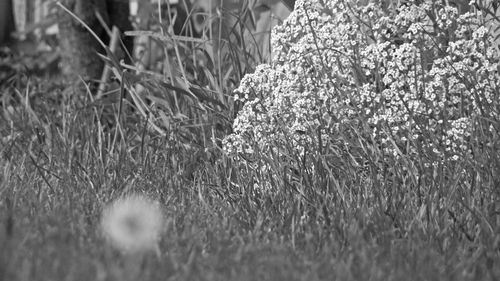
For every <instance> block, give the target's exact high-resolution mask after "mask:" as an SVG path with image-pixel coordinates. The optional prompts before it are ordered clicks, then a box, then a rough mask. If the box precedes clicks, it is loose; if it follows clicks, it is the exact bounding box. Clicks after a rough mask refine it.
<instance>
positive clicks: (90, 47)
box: [58, 0, 133, 79]
mask: <svg viewBox="0 0 500 281" xmlns="http://www.w3.org/2000/svg"><path fill="white" fill-rule="evenodd" d="M61 3H62V4H63V5H64V6H65V7H66V8H68V9H69V10H70V11H72V12H73V13H74V14H75V15H76V16H77V17H78V18H80V19H81V20H82V21H83V22H85V24H86V25H88V26H89V27H90V28H91V29H92V30H93V31H94V32H95V33H96V34H97V35H98V36H99V37H100V38H101V40H103V41H104V42H105V43H107V42H108V41H109V38H108V35H107V33H106V31H105V29H104V28H103V26H102V24H101V23H100V22H99V20H98V18H97V16H96V13H98V14H99V15H101V17H102V19H103V20H104V22H105V23H106V24H107V26H109V27H110V28H111V27H112V26H113V25H116V26H117V27H118V28H119V29H120V30H121V31H127V30H132V25H131V23H130V21H129V1H128V0H62V1H61ZM58 16H59V36H60V46H61V50H62V54H61V56H62V71H63V74H65V75H66V76H68V77H70V78H76V77H82V78H84V79H98V78H99V77H100V75H101V73H102V69H103V65H104V63H103V61H102V59H100V58H99V56H98V53H103V52H104V50H103V49H102V47H101V46H100V45H99V43H98V41H97V40H96V39H95V38H94V36H93V35H92V34H91V33H90V32H89V31H87V29H85V27H84V26H83V25H82V24H80V23H79V22H78V21H77V20H76V19H74V18H73V17H72V16H71V15H70V14H68V13H67V12H66V11H64V10H62V9H60V10H59V11H58ZM125 44H126V45H127V48H130V49H129V50H131V48H132V44H133V43H132V41H130V40H126V41H125Z"/></svg>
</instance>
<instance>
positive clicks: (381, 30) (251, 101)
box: [224, 0, 500, 167]
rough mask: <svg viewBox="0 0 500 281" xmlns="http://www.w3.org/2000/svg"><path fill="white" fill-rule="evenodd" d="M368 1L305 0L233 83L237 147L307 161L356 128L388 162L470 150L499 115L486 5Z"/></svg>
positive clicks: (456, 155)
mask: <svg viewBox="0 0 500 281" xmlns="http://www.w3.org/2000/svg"><path fill="white" fill-rule="evenodd" d="M363 2H366V1H341V0H331V1H297V3H296V9H295V11H294V12H293V13H292V15H290V17H289V18H288V19H287V20H286V21H285V22H284V24H283V25H281V26H278V27H276V28H275V29H274V30H273V37H272V48H273V59H272V63H271V64H269V65H261V66H260V67H258V68H257V70H256V71H255V72H254V73H253V74H250V75H247V76H245V77H244V78H243V80H242V81H241V84H240V86H239V88H238V89H237V90H236V92H235V100H236V101H237V102H241V103H242V104H243V107H242V109H241V111H240V112H239V114H238V116H237V118H236V120H235V121H234V124H233V130H234V132H233V134H231V135H230V136H228V137H227V138H226V139H225V142H224V144H225V149H226V151H227V152H228V153H230V154H232V155H235V156H236V155H240V156H241V155H242V154H246V155H247V156H249V155H251V154H255V152H259V153H261V154H263V155H269V153H272V154H273V155H277V156H278V157H282V158H283V157H285V158H287V159H290V155H296V156H297V157H298V159H302V158H303V157H304V156H305V155H304V154H305V153H306V151H309V152H310V153H313V152H321V151H327V150H330V151H331V150H336V151H338V150H339V148H340V147H343V144H345V142H346V140H347V139H351V137H352V136H353V134H352V131H353V130H352V129H353V128H355V130H354V131H356V132H358V133H355V134H354V135H356V134H361V136H363V138H365V139H368V140H369V141H370V142H371V144H373V145H375V146H377V147H378V148H380V149H381V151H382V152H383V154H384V159H386V160H387V159H393V160H395V161H396V160H397V159H401V158H402V157H409V158H419V159H421V163H423V164H425V166H427V167H428V166H433V165H434V166H436V165H438V164H440V163H445V162H447V163H448V162H450V163H451V162H453V161H457V160H459V159H463V158H467V157H469V156H470V155H471V153H472V148H471V145H470V144H471V143H470V141H471V134H472V132H473V131H474V130H475V129H477V128H478V126H476V125H477V124H478V123H483V125H484V123H485V122H486V123H488V122H490V121H491V120H498V108H497V106H498V104H499V103H498V98H499V97H498V89H499V83H500V82H499V81H500V80H499V79H498V78H499V76H498V69H497V65H498V61H499V55H498V53H497V51H496V49H495V44H494V40H493V38H492V36H491V35H490V34H489V32H488V29H487V28H486V27H485V26H484V17H483V16H482V14H481V13H479V12H477V11H472V10H473V9H472V8H469V7H468V6H466V5H465V6H464V5H461V6H458V7H455V6H451V5H447V4H442V3H441V2H439V1H418V2H422V3H420V4H415V3H417V1H415V2H412V1H410V2H408V3H406V4H401V5H399V6H394V5H388V4H386V3H387V1H374V2H373V3H363ZM443 3H444V2H443ZM459 8H460V9H461V10H462V11H460V12H459ZM467 10H471V11H467ZM485 120H490V121H485ZM491 124H493V123H488V124H487V125H486V127H485V128H486V131H484V126H483V127H481V128H482V129H481V130H483V131H482V132H483V133H484V134H492V133H494V132H493V131H494V130H495V129H494V126H493V125H491ZM349 131H350V132H351V133H347V132H349ZM349 136H351V137H349ZM358 137H359V135H358ZM351 140H352V139H351ZM339 141H340V143H341V144H339ZM353 141H354V143H351V144H349V145H347V146H348V147H349V148H348V150H350V151H351V152H352V151H353V149H354V148H355V146H356V143H359V140H356V137H355V138H354V140H353ZM245 158H247V157H245ZM292 158H293V157H292ZM295 164H296V165H297V163H295Z"/></svg>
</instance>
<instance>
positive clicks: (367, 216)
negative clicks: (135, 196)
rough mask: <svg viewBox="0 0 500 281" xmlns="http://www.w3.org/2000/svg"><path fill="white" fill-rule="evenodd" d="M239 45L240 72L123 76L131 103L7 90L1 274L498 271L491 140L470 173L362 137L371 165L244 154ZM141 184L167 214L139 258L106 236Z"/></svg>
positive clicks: (144, 276)
mask: <svg viewBox="0 0 500 281" xmlns="http://www.w3.org/2000/svg"><path fill="white" fill-rule="evenodd" d="M239 42H240V44H241V45H238V44H236V43H234V42H233V43H232V44H233V45H230V46H231V48H230V49H231V52H228V53H225V54H226V55H227V56H228V58H232V60H228V59H224V60H222V61H224V62H226V61H229V62H234V65H233V66H231V65H230V64H227V65H221V66H219V67H216V65H217V64H216V63H215V64H211V67H210V66H205V68H197V66H192V67H193V68H191V69H188V68H186V69H184V70H186V71H185V73H186V74H182V75H186V77H182V76H181V77H182V78H186V80H187V81H190V83H191V84H189V85H187V86H184V85H180V84H177V85H175V83H174V82H172V81H173V80H168V78H167V79H165V80H162V79H163V78H162V79H159V78H155V77H150V76H147V73H140V74H138V75H139V76H140V75H143V77H142V76H141V77H140V78H141V79H142V78H144V77H146V78H149V81H150V82H149V84H144V87H145V88H146V89H148V92H147V94H146V97H148V98H149V100H147V99H146V98H144V102H142V101H141V100H140V99H141V98H143V97H144V96H141V95H139V94H137V93H135V92H134V89H135V87H133V86H135V85H137V83H139V82H138V80H139V79H135V78H134V76H131V77H126V76H123V77H122V78H121V83H122V85H124V87H128V88H127V89H128V90H129V91H130V94H131V95H132V96H133V95H134V94H136V96H135V98H136V99H135V100H133V101H127V100H123V101H122V102H123V108H121V107H120V106H119V105H118V103H110V104H109V103H104V102H103V101H94V100H92V96H91V95H89V94H88V91H87V89H86V88H85V87H84V86H79V84H77V85H68V84H66V83H64V82H63V83H58V82H56V81H55V80H51V81H44V80H42V79H37V78H35V77H30V78H27V77H23V76H22V75H20V76H14V77H15V78H13V80H11V81H13V83H9V84H5V85H2V86H0V87H1V89H2V91H3V96H2V102H1V104H2V106H3V110H2V115H1V116H0V171H1V172H0V280H498V279H500V266H499V265H500V254H499V244H500V234H499V229H500V221H499V220H500V216H499V214H498V209H496V208H498V202H499V201H498V186H497V184H498V180H497V175H496V174H497V171H498V168H499V166H498V164H499V162H498V160H497V156H496V150H495V149H494V147H493V148H491V149H490V150H488V149H485V150H483V151H481V153H480V154H479V155H481V157H480V158H481V161H482V166H479V164H478V166H473V165H469V164H468V165H467V166H465V167H466V168H467V169H468V170H467V173H468V175H473V176H471V177H461V176H460V175H456V174H455V177H448V176H445V175H454V171H459V170H460V169H459V168H460V167H451V166H444V167H439V169H435V170H432V169H429V170H425V169H423V170H424V171H426V172H425V173H423V174H421V177H419V178H418V179H417V177H416V176H415V175H416V174H417V173H416V172H415V171H417V170H418V167H415V166H412V165H410V164H409V163H410V162H411V161H408V162H404V161H402V162H401V163H398V162H395V163H382V161H381V160H380V159H382V156H381V155H382V153H381V152H380V151H379V150H378V149H377V147H376V146H373V145H370V143H369V142H368V141H366V140H365V139H363V138H362V137H360V138H359V140H360V142H359V143H360V144H359V149H360V150H364V151H365V152H366V154H368V155H370V156H371V162H370V165H369V166H368V169H367V170H365V172H364V173H360V172H359V169H358V168H359V167H357V166H356V161H355V160H354V159H351V155H349V154H347V153H346V155H331V154H328V153H324V154H323V155H318V156H317V158H316V159H319V160H318V162H317V164H316V165H315V167H314V170H312V168H310V167H306V166H304V167H300V169H299V170H295V171H293V172H290V171H289V170H288V169H286V167H284V166H285V164H286V163H284V162H282V161H280V160H276V159H274V158H273V157H272V156H268V158H263V159H261V160H262V161H264V162H265V163H267V164H269V165H271V167H272V169H271V170H270V172H269V173H271V174H272V175H269V174H266V173H262V172H259V170H258V168H256V167H254V166H252V165H242V164H239V163H236V162H234V160H233V159H231V158H229V157H228V156H226V155H225V154H224V153H223V151H222V149H221V147H220V139H221V138H222V137H223V136H224V135H225V134H227V133H228V132H230V131H231V121H232V118H234V116H235V114H236V112H237V107H235V106H234V105H233V104H232V102H231V99H230V97H229V96H230V94H231V91H232V89H233V88H234V87H235V86H236V85H237V82H238V81H239V80H240V79H241V76H242V75H243V74H244V72H247V71H250V70H249V69H251V68H252V67H253V66H254V64H253V62H250V61H245V60H242V57H245V56H244V55H243V56H242V55H241V53H239V54H236V53H235V51H236V50H239V51H240V52H243V50H244V49H245V48H244V47H242V46H244V44H245V42H243V41H239ZM182 46H183V45H182V44H181V43H179V45H177V47H178V48H183V47H182ZM188 49H191V48H189V47H185V50H182V51H180V52H177V54H184V55H185V56H186V57H192V56H195V54H193V53H189V52H187V50H188ZM215 55H216V54H212V56H211V57H215ZM178 60H180V61H182V60H183V58H178ZM236 64H237V65H236ZM181 65H182V64H181ZM209 65H210V64H209ZM241 65H244V66H245V67H247V68H248V69H247V70H240V69H242V68H241ZM172 70H175V67H173V66H172V69H170V73H174V71H172ZM189 71H191V74H193V77H190V76H189V73H190V72H189ZM167 72H168V71H167ZM163 74H165V73H162V74H161V75H163ZM195 74H196V75H195ZM202 74H203V75H202ZM167 77H168V76H167ZM222 78H225V79H222ZM195 80H196V81H198V82H197V83H196V84H194V82H193V81H195ZM223 80H224V81H233V82H234V83H224V82H221V81H223ZM142 81H144V79H142ZM165 81H167V82H168V81H170V83H171V84H173V85H175V86H176V87H179V88H182V89H184V90H185V91H187V92H190V91H191V92H193V94H194V96H183V95H182V94H179V91H178V90H176V89H174V90H172V89H171V88H168V87H167V86H165V84H162V83H165ZM169 85H170V84H169ZM193 89H198V91H196V90H193ZM164 93H168V95H165V94H164ZM202 95H203V96H202ZM69 97H71V98H69ZM152 97H156V100H154V99H152ZM202 97H205V99H203V98H202ZM151 100H153V101H156V103H154V104H153V105H151V104H150V103H148V102H150V101H151ZM162 100H163V101H166V102H162ZM141 109H142V110H141ZM120 110H122V111H123V112H127V111H126V110H130V111H131V112H130V113H127V114H124V113H121V112H122V111H120ZM477 138H479V139H478V140H476V141H477V142H478V143H481V142H482V139H480V138H481V136H479V135H478V136H477ZM351 160H352V161H351ZM299 162H300V161H299ZM479 162H480V161H478V162H475V163H479ZM463 165H465V164H463ZM418 171H419V173H420V172H421V170H418ZM276 175H278V176H276ZM271 180H274V181H272V182H271ZM416 181H419V184H415V182H416ZM262 183H269V184H270V185H271V186H272V188H273V190H274V191H276V192H272V193H266V192H262V191H261V190H260V189H257V188H255V186H258V185H261V184H262ZM416 187H418V189H417V188H416ZM130 193H142V194H146V195H148V196H149V197H151V198H154V199H157V200H158V201H159V202H160V203H161V205H162V206H163V208H164V214H165V226H164V228H165V231H164V234H163V235H162V236H161V238H160V241H159V249H160V251H159V254H157V253H147V254H145V255H143V256H130V255H127V254H125V253H122V252H120V251H118V250H115V249H113V248H112V247H111V246H110V245H109V244H108V243H107V242H106V239H105V237H103V235H102V232H101V230H100V219H101V213H102V210H103V208H104V206H106V204H107V203H109V202H111V201H113V200H114V199H116V198H118V197H120V196H122V195H125V194H130ZM449 194H452V195H453V196H447V195H449ZM442 201H444V204H442ZM443 205H444V206H445V207H443ZM495 212H497V213H495Z"/></svg>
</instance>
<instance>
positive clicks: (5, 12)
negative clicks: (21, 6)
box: [0, 0, 15, 46]
mask: <svg viewBox="0 0 500 281" xmlns="http://www.w3.org/2000/svg"><path fill="white" fill-rule="evenodd" d="M14 29H15V25H14V16H13V13H12V1H11V0H0V46H1V45H4V44H5V43H6V42H7V41H8V40H9V37H10V34H11V33H12V32H14Z"/></svg>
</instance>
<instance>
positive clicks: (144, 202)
mask: <svg viewBox="0 0 500 281" xmlns="http://www.w3.org/2000/svg"><path fill="white" fill-rule="evenodd" d="M101 224H102V230H103V233H104V235H105V236H106V238H107V239H108V240H109V242H110V243H111V244H112V245H113V246H115V247H116V248H118V249H120V250H123V251H126V252H132V253H137V252H144V251H148V250H152V249H154V247H155V246H156V243H157V241H158V238H159V235H160V232H161V229H162V212H161V210H160V207H159V206H158V204H157V203H156V202H153V201H151V200H149V199H148V198H146V197H144V196H141V195H131V196H128V197H124V198H121V199H118V200H116V201H115V202H112V203H111V204H110V205H108V206H107V207H106V208H105V209H104V212H103V215H102V221H101Z"/></svg>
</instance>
